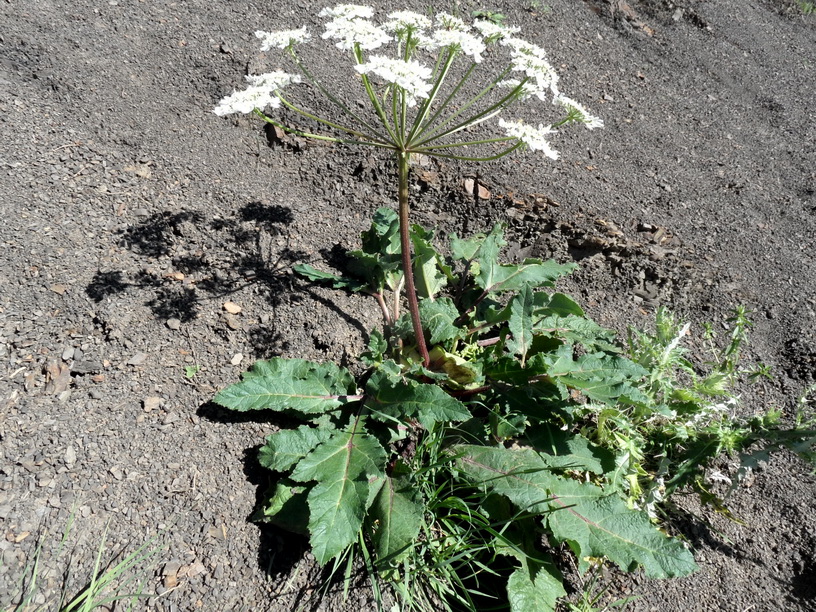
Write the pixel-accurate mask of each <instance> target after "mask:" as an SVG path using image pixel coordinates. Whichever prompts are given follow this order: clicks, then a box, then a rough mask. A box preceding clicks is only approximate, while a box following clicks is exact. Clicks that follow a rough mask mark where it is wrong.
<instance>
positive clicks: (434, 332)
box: [419, 297, 464, 344]
mask: <svg viewBox="0 0 816 612" xmlns="http://www.w3.org/2000/svg"><path fill="white" fill-rule="evenodd" d="M419 317H420V319H421V320H422V326H423V327H424V328H425V329H426V330H428V333H429V334H430V341H431V344H439V343H440V342H445V341H447V340H453V339H454V338H461V337H462V336H463V335H464V331H463V330H462V329H461V328H460V327H457V326H456V325H454V321H456V319H457V317H459V311H458V310H457V309H456V305H455V304H454V303H453V300H451V299H450V298H447V297H444V298H439V299H438V300H435V301H433V302H432V301H430V300H422V301H421V302H420V303H419Z"/></svg>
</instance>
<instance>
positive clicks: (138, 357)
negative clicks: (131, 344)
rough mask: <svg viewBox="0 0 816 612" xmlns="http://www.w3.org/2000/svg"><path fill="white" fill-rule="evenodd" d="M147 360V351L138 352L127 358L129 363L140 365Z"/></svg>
mask: <svg viewBox="0 0 816 612" xmlns="http://www.w3.org/2000/svg"><path fill="white" fill-rule="evenodd" d="M146 360H147V353H136V354H135V355H134V356H133V357H131V358H130V359H128V360H127V365H132V366H140V365H142V364H143V363H144V362H145V361H146Z"/></svg>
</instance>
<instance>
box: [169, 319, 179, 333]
mask: <svg viewBox="0 0 816 612" xmlns="http://www.w3.org/2000/svg"><path fill="white" fill-rule="evenodd" d="M167 327H169V328H170V329H172V330H178V329H179V328H180V327H181V321H180V320H178V319H175V318H173V319H167Z"/></svg>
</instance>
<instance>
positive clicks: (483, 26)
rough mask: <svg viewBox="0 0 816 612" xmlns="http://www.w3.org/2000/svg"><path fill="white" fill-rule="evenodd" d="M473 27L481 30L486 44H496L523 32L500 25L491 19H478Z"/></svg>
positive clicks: (519, 29)
mask: <svg viewBox="0 0 816 612" xmlns="http://www.w3.org/2000/svg"><path fill="white" fill-rule="evenodd" d="M473 27H474V28H476V29H477V30H479V32H480V33H481V35H482V36H483V37H484V39H485V41H486V42H495V41H497V40H501V39H503V38H506V37H508V36H511V35H513V34H518V33H519V32H520V31H521V28H517V27H515V26H505V25H500V24H498V23H493V22H492V21H490V20H489V19H477V20H476V21H474V22H473Z"/></svg>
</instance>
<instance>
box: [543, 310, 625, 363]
mask: <svg viewBox="0 0 816 612" xmlns="http://www.w3.org/2000/svg"><path fill="white" fill-rule="evenodd" d="M535 316H538V313H535V314H534V317H535ZM534 329H535V332H536V333H537V334H542V335H546V336H551V337H554V338H565V339H567V340H572V341H573V342H580V343H581V344H583V345H584V346H585V347H587V348H588V349H589V350H591V351H598V350H603V351H609V352H616V353H617V352H620V350H621V349H620V348H619V347H618V346H617V344H615V332H614V331H613V330H611V329H606V328H605V327H601V326H600V325H598V324H597V323H596V322H595V321H593V320H592V319H586V318H584V317H579V316H575V315H572V314H570V315H566V316H561V315H557V314H550V315H547V316H543V317H540V318H537V319H536V320H535V323H534Z"/></svg>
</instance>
